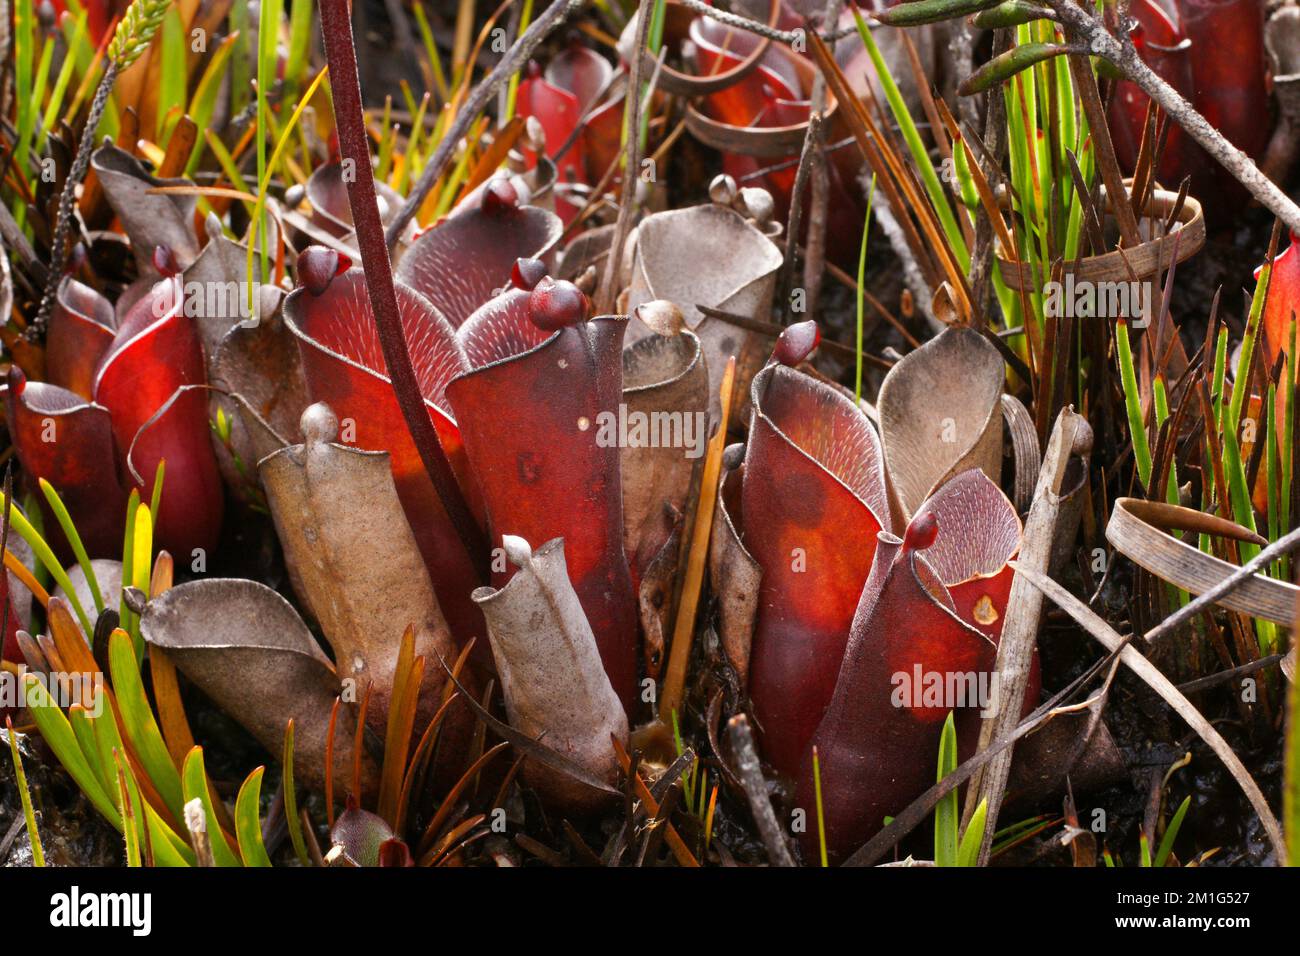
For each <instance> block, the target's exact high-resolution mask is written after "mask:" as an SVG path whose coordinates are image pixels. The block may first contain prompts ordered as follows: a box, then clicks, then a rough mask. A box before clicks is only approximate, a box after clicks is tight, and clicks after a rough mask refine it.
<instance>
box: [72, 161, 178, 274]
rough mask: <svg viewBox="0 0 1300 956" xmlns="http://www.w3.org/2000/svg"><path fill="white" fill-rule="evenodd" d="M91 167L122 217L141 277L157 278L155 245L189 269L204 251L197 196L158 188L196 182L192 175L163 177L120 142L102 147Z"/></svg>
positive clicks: (109, 202) (118, 214)
mask: <svg viewBox="0 0 1300 956" xmlns="http://www.w3.org/2000/svg"><path fill="white" fill-rule="evenodd" d="M90 166H91V169H93V170H94V171H95V175H96V176H97V177H98V178H99V184H100V186H101V187H102V188H103V190H104V195H105V196H106V197H107V198H108V204H109V205H110V206H112V207H113V212H114V213H116V214H117V218H118V219H120V220H121V221H122V226H123V228H124V229H125V230H126V234H127V236H128V237H129V238H130V240H131V249H132V251H133V252H134V253H135V261H136V265H137V266H138V267H139V270H140V275H141V276H153V277H155V278H156V277H157V275H158V270H157V269H156V268H155V267H154V258H153V256H154V250H155V249H157V248H158V247H160V246H161V247H162V248H164V249H167V250H169V251H170V252H171V255H172V256H173V257H174V258H175V261H176V263H177V264H178V265H179V266H180V267H182V268H184V267H185V266H188V265H189V264H190V263H192V262H193V261H194V260H195V258H196V257H197V256H198V254H199V240H198V238H197V237H196V236H195V234H194V206H195V197H194V196H193V195H192V194H176V193H155V192H152V190H154V189H155V188H157V187H159V186H193V185H194V184H193V183H192V182H190V181H189V180H188V179H159V178H158V177H157V176H154V175H152V174H151V173H150V172H149V171H148V170H147V169H145V167H144V164H143V163H141V162H140V160H138V159H136V158H135V157H134V156H132V155H131V154H130V153H128V152H126V151H125V150H123V149H119V148H118V147H117V146H113V145H107V146H101V147H100V148H99V149H97V150H95V152H94V153H93V154H92V156H91V160H90Z"/></svg>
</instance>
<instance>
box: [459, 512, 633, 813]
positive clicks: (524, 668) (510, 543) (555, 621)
mask: <svg viewBox="0 0 1300 956" xmlns="http://www.w3.org/2000/svg"><path fill="white" fill-rule="evenodd" d="M502 543H503V546H504V548H505V550H506V555H507V557H508V558H509V559H510V561H511V562H512V563H514V564H515V565H516V566H517V567H518V571H517V573H516V574H515V575H514V576H513V577H512V578H511V579H510V581H509V583H507V584H506V585H505V586H504V587H502V588H501V589H499V590H497V589H494V588H490V587H484V588H479V589H477V590H476V591H475V592H474V600H475V601H476V602H477V603H478V605H479V607H481V608H482V609H483V614H484V616H485V617H486V618H487V622H488V638H489V640H490V642H491V644H492V655H493V657H494V658H495V659H496V663H497V673H498V674H499V675H500V677H501V691H502V694H503V696H504V697H505V702H506V712H507V713H508V715H509V717H510V724H511V726H513V727H514V728H515V729H517V730H519V731H521V732H523V733H524V734H526V735H528V736H530V737H532V738H534V739H537V738H539V737H540V738H541V742H542V744H543V745H544V746H546V747H548V748H550V749H551V750H554V751H557V752H559V753H560V754H562V755H564V756H565V757H568V758H569V759H571V760H573V761H575V762H577V763H578V764H580V765H581V766H582V767H584V768H585V769H587V770H588V771H589V772H591V773H592V774H594V775H595V776H597V777H598V778H600V779H602V780H604V781H606V782H607V783H610V784H612V783H613V782H614V781H615V780H616V779H617V778H618V773H619V767H618V761H617V759H616V756H615V751H614V747H613V745H612V743H611V739H610V738H611V737H613V738H614V739H616V740H617V741H618V742H619V743H620V744H622V745H623V746H624V747H626V745H627V740H628V723H627V713H626V711H624V709H623V705H622V704H621V703H620V702H619V698H618V695H617V694H616V693H615V691H614V687H613V685H612V684H611V683H610V679H609V677H608V676H607V674H606V671H605V667H604V666H603V665H602V659H601V654H600V653H599V651H598V649H597V646H596V637H595V635H594V634H593V633H592V628H591V625H590V624H589V623H588V621H587V616H586V614H584V613H583V609H582V605H581V604H580V603H579V601H578V595H577V593H576V591H575V590H574V588H573V585H572V584H570V583H569V574H568V571H567V569H566V566H565V554H564V551H565V548H564V542H563V541H562V540H560V539H554V540H552V541H548V542H547V543H546V544H544V545H542V546H541V547H540V548H538V549H537V550H536V551H533V550H532V549H531V548H530V546H529V544H528V542H527V541H525V540H524V539H522V538H518V537H515V536H513V535H506V536H505V537H504V538H503V542H502ZM523 773H524V778H525V779H526V780H527V781H528V782H529V784H530V785H531V786H532V787H534V788H535V789H536V790H537V791H538V792H539V793H540V794H541V795H542V796H543V798H544V799H546V800H547V801H548V802H551V803H554V804H555V805H556V806H558V807H561V808H563V809H565V810H568V811H571V812H582V811H586V810H591V809H595V808H598V807H599V806H601V805H603V804H605V803H606V802H607V801H608V800H609V795H608V794H605V793H601V792H599V791H596V790H593V789H592V788H591V787H588V786H587V785H585V784H583V783H580V782H579V781H576V780H574V779H572V778H570V777H568V776H566V775H564V774H563V773H561V772H559V771H557V770H554V769H552V768H551V767H548V766H546V765H544V764H542V763H540V762H538V761H536V760H534V759H528V760H526V761H525V762H524V770H523Z"/></svg>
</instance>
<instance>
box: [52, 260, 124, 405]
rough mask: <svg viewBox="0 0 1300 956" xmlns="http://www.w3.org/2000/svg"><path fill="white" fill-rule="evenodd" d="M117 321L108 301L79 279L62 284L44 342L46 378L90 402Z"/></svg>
mask: <svg viewBox="0 0 1300 956" xmlns="http://www.w3.org/2000/svg"><path fill="white" fill-rule="evenodd" d="M116 327H117V320H116V319H115V318H114V316H113V306H112V304H111V303H109V301H108V300H107V299H105V298H104V297H103V296H102V295H100V294H99V293H98V292H96V291H95V290H94V289H92V288H90V287H89V286H86V285H82V284H81V283H80V282H78V281H77V280H76V279H73V278H71V277H70V276H69V277H68V278H65V279H64V280H63V282H61V283H60V284H59V293H58V298H57V299H56V301H55V306H54V311H53V312H51V313H50V325H49V332H48V334H47V335H46V339H45V376H46V378H47V379H49V381H50V384H51V385H58V386H61V387H62V388H67V389H71V390H72V391H74V392H76V393H77V394H78V395H80V396H81V397H82V398H86V399H89V398H90V396H91V389H92V388H93V387H94V383H95V369H96V368H97V367H98V366H99V361H100V359H101V358H103V356H104V353H105V352H107V351H108V348H109V346H110V345H111V344H112V342H113V334H114V330H115V329H116Z"/></svg>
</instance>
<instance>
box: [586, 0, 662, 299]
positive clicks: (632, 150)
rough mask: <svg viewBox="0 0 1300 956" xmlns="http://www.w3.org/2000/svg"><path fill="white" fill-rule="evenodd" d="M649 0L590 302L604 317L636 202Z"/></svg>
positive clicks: (640, 21)
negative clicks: (613, 207)
mask: <svg viewBox="0 0 1300 956" xmlns="http://www.w3.org/2000/svg"><path fill="white" fill-rule="evenodd" d="M652 7H653V4H652V3H651V0H641V4H640V6H639V7H638V9H637V15H636V16H637V24H636V41H635V43H634V44H633V47H632V49H633V50H634V51H635V55H634V56H633V57H632V65H631V66H630V67H629V68H628V79H627V93H626V94H625V95H626V96H627V108H626V110H625V112H624V114H623V123H624V132H625V133H626V136H627V154H626V161H625V162H624V164H623V191H622V195H621V196H620V197H619V202H618V219H617V220H615V223H614V238H613V241H612V242H611V243H610V246H609V261H608V262H607V263H606V264H605V268H604V269H603V270H601V273H600V286H599V287H598V289H597V291H596V298H595V301H594V305H595V312H596V315H605V314H607V313H609V312H610V311H611V310H612V309H613V307H614V296H615V295H617V294H618V289H617V288H616V286H617V284H618V271H619V264H620V263H621V262H622V261H623V244H624V243H626V242H627V234H628V232H630V231H631V229H632V207H633V206H634V204H635V203H636V183H637V176H638V173H639V170H640V166H639V153H640V150H641V132H640V131H641V67H642V65H643V64H644V63H645V58H644V57H643V56H641V51H642V50H644V49H645V45H646V38H647V37H648V36H649V35H650V20H651V16H650V11H651V9H652Z"/></svg>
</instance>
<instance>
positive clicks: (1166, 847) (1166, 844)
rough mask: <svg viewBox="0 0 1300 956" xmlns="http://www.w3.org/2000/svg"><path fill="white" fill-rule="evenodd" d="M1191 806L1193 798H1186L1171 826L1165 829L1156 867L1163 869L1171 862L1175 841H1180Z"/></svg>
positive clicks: (1156, 859) (1176, 812) (1154, 862)
mask: <svg viewBox="0 0 1300 956" xmlns="http://www.w3.org/2000/svg"><path fill="white" fill-rule="evenodd" d="M1191 805H1192V798H1191V797H1184V798H1183V802H1182V803H1180V804H1179V805H1178V809H1177V810H1175V811H1174V818H1173V819H1172V820H1170V821H1169V826H1167V827H1165V835H1164V837H1163V838H1162V839H1161V840H1160V847H1159V849H1157V850H1156V858H1155V860H1154V861H1153V865H1154V866H1157V867H1161V866H1164V865H1165V864H1166V863H1167V862H1168V861H1169V855H1170V854H1171V853H1173V851H1174V841H1175V840H1176V839H1178V830H1179V829H1180V828H1181V827H1182V825H1183V818H1184V817H1186V816H1187V808H1188V807H1190V806H1191Z"/></svg>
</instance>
